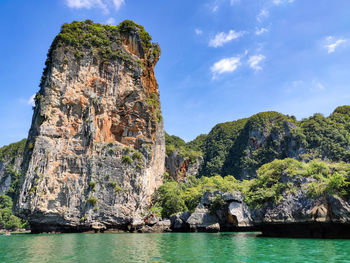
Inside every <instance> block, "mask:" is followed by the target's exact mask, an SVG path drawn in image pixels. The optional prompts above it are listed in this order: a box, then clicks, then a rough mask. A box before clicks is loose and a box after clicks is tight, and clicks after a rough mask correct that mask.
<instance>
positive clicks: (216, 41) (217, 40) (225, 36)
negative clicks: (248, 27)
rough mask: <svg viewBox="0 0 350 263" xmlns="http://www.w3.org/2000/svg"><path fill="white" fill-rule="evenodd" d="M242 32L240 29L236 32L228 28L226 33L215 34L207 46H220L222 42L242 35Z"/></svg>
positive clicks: (224, 42)
mask: <svg viewBox="0 0 350 263" xmlns="http://www.w3.org/2000/svg"><path fill="white" fill-rule="evenodd" d="M244 33H245V32H242V31H241V32H236V31H234V30H230V31H229V32H228V33H225V32H220V33H218V34H216V35H215V37H214V38H212V39H211V40H210V41H209V46H210V47H221V46H223V45H224V44H226V43H228V42H230V41H232V40H234V39H237V38H239V37H241V36H243V35H244Z"/></svg>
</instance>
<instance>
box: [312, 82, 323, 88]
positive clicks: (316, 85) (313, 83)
mask: <svg viewBox="0 0 350 263" xmlns="http://www.w3.org/2000/svg"><path fill="white" fill-rule="evenodd" d="M312 87H313V88H312V90H324V89H325V86H324V85H323V84H322V83H321V82H319V81H316V80H313V81H312Z"/></svg>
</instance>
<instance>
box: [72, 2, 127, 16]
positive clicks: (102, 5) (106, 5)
mask: <svg viewBox="0 0 350 263" xmlns="http://www.w3.org/2000/svg"><path fill="white" fill-rule="evenodd" d="M65 1H66V4H67V6H68V7H69V8H74V9H92V8H99V9H102V10H103V11H104V12H105V13H109V10H110V8H114V9H115V10H119V9H120V7H121V6H122V5H123V4H125V0H65Z"/></svg>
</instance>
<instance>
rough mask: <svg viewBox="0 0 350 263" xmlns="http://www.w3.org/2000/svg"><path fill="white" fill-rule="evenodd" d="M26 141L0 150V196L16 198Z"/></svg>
mask: <svg viewBox="0 0 350 263" xmlns="http://www.w3.org/2000/svg"><path fill="white" fill-rule="evenodd" d="M25 143H26V140H22V141H19V142H16V143H12V144H10V145H7V146H4V147H2V148H0V195H2V194H5V193H7V194H9V195H10V196H11V197H12V198H14V197H15V196H16V192H17V188H18V181H19V179H20V177H21V173H20V172H21V164H22V160H23V151H24V146H25Z"/></svg>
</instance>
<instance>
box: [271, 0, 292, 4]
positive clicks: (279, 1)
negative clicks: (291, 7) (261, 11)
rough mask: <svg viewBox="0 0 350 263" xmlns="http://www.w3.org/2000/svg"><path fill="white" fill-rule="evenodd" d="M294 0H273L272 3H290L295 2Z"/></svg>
mask: <svg viewBox="0 0 350 263" xmlns="http://www.w3.org/2000/svg"><path fill="white" fill-rule="evenodd" d="M293 2H294V0H273V1H272V3H273V4H274V5H280V4H290V3H293Z"/></svg>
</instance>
